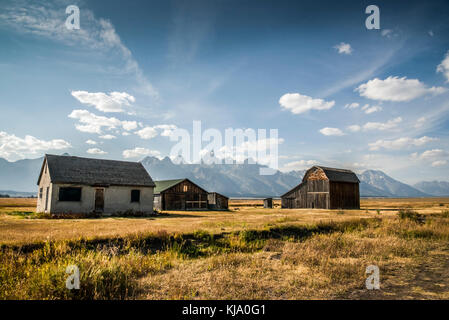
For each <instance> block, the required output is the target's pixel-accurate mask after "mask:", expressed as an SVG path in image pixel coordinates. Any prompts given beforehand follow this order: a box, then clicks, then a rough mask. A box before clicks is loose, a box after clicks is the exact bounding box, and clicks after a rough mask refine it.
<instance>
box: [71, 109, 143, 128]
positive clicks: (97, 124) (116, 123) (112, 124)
mask: <svg viewBox="0 0 449 320" xmlns="http://www.w3.org/2000/svg"><path fill="white" fill-rule="evenodd" d="M68 117H69V118H72V119H76V120H78V121H79V123H77V124H75V128H76V129H77V130H78V131H81V132H87V133H97V134H103V130H104V129H106V130H112V129H117V128H120V127H122V128H123V129H124V130H126V131H129V130H133V129H136V128H137V122H136V121H126V120H124V121H121V120H119V119H117V118H115V117H111V118H109V117H105V116H98V115H96V114H94V113H91V112H89V111H87V110H80V109H76V110H73V111H72V112H71V113H70V114H69V116H68Z"/></svg>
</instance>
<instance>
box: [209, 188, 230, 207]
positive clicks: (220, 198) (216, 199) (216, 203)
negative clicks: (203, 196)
mask: <svg viewBox="0 0 449 320" xmlns="http://www.w3.org/2000/svg"><path fill="white" fill-rule="evenodd" d="M207 200H208V202H209V209H211V210H228V208H229V206H228V202H229V198H228V197H226V196H224V195H222V194H219V193H218V192H209V194H208V196H207Z"/></svg>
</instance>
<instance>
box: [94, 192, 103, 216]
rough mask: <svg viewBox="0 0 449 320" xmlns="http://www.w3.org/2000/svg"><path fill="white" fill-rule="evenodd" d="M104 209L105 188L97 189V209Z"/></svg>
mask: <svg viewBox="0 0 449 320" xmlns="http://www.w3.org/2000/svg"><path fill="white" fill-rule="evenodd" d="M103 210H104V189H95V211H96V212H103Z"/></svg>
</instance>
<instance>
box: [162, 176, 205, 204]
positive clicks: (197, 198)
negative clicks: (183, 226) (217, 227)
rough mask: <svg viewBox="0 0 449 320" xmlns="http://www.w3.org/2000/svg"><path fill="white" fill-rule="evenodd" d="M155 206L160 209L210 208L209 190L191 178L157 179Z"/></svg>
mask: <svg viewBox="0 0 449 320" xmlns="http://www.w3.org/2000/svg"><path fill="white" fill-rule="evenodd" d="M154 183H155V184H156V187H155V188H154V208H155V209H158V210H198V209H204V210H207V209H208V200H207V199H208V192H207V191H206V190H204V189H203V188H201V187H199V186H198V185H196V184H195V183H193V182H192V181H190V180H189V179H176V180H163V181H155V182H154Z"/></svg>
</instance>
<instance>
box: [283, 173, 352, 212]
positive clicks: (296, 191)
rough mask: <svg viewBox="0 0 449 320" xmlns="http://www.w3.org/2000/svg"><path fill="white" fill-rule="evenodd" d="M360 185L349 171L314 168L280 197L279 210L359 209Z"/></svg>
mask: <svg viewBox="0 0 449 320" xmlns="http://www.w3.org/2000/svg"><path fill="white" fill-rule="evenodd" d="M359 183H360V181H359V179H358V178H357V175H356V174H355V173H354V172H352V171H351V170H345V169H336V168H327V167H321V166H314V167H312V168H310V169H309V170H307V172H306V173H305V174H304V178H303V179H302V182H301V183H300V184H299V185H297V186H296V187H294V188H293V189H292V190H290V191H288V192H287V193H285V194H284V195H282V196H281V202H282V208H311V209H314V208H320V209H360V192H359Z"/></svg>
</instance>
